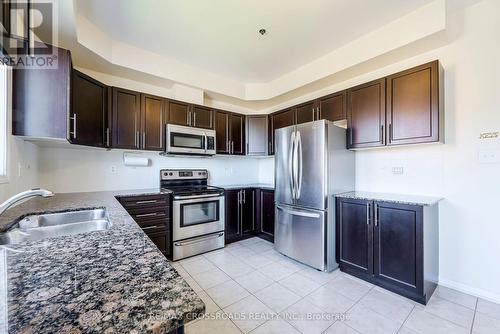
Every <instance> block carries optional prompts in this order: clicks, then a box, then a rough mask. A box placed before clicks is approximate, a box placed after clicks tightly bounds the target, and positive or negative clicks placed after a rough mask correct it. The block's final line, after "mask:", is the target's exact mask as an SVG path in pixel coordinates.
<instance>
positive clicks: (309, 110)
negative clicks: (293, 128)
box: [295, 101, 319, 124]
mask: <svg viewBox="0 0 500 334" xmlns="http://www.w3.org/2000/svg"><path fill="white" fill-rule="evenodd" d="M295 113H296V122H297V124H302V123H307V122H312V121H315V120H317V119H319V116H318V108H317V103H316V101H309V102H306V103H303V104H300V105H298V106H296V107H295Z"/></svg>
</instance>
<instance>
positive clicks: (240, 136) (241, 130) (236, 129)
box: [229, 114, 245, 155]
mask: <svg viewBox="0 0 500 334" xmlns="http://www.w3.org/2000/svg"><path fill="white" fill-rule="evenodd" d="M229 123H230V126H231V131H230V133H231V136H230V140H231V153H232V154H235V155H245V116H243V115H238V114H229Z"/></svg>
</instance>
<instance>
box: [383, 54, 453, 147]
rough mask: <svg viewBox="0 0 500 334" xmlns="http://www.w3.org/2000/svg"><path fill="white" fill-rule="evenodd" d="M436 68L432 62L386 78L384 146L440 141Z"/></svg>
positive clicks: (437, 66) (437, 71)
mask: <svg viewBox="0 0 500 334" xmlns="http://www.w3.org/2000/svg"><path fill="white" fill-rule="evenodd" d="M439 70H440V67H439V62H438V61H433V62H431V63H428V64H424V65H421V66H417V67H415V68H412V69H409V70H406V71H403V72H400V73H397V74H394V75H391V76H389V77H387V126H388V139H387V145H401V144H413V143H427V142H436V141H439V140H440V138H439V137H440V134H441V136H442V135H443V133H442V131H440V125H442V124H441V123H442V122H440V116H442V115H440V110H441V111H442V108H440V107H439V103H440V99H439V91H440V90H439V85H440V81H439V78H440V75H439ZM441 118H442V117H441Z"/></svg>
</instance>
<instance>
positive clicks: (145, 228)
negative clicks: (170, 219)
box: [141, 225, 161, 230]
mask: <svg viewBox="0 0 500 334" xmlns="http://www.w3.org/2000/svg"><path fill="white" fill-rule="evenodd" d="M159 227H161V226H156V225H155V226H146V227H141V229H143V230H152V229H154V228H159Z"/></svg>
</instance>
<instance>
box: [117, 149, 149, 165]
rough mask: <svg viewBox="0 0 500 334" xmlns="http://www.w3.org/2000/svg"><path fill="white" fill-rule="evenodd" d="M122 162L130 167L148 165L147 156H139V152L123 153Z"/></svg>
mask: <svg viewBox="0 0 500 334" xmlns="http://www.w3.org/2000/svg"><path fill="white" fill-rule="evenodd" d="M123 164H124V165H125V166H130V167H149V158H146V157H143V156H141V154H140V153H130V152H124V153H123Z"/></svg>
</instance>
